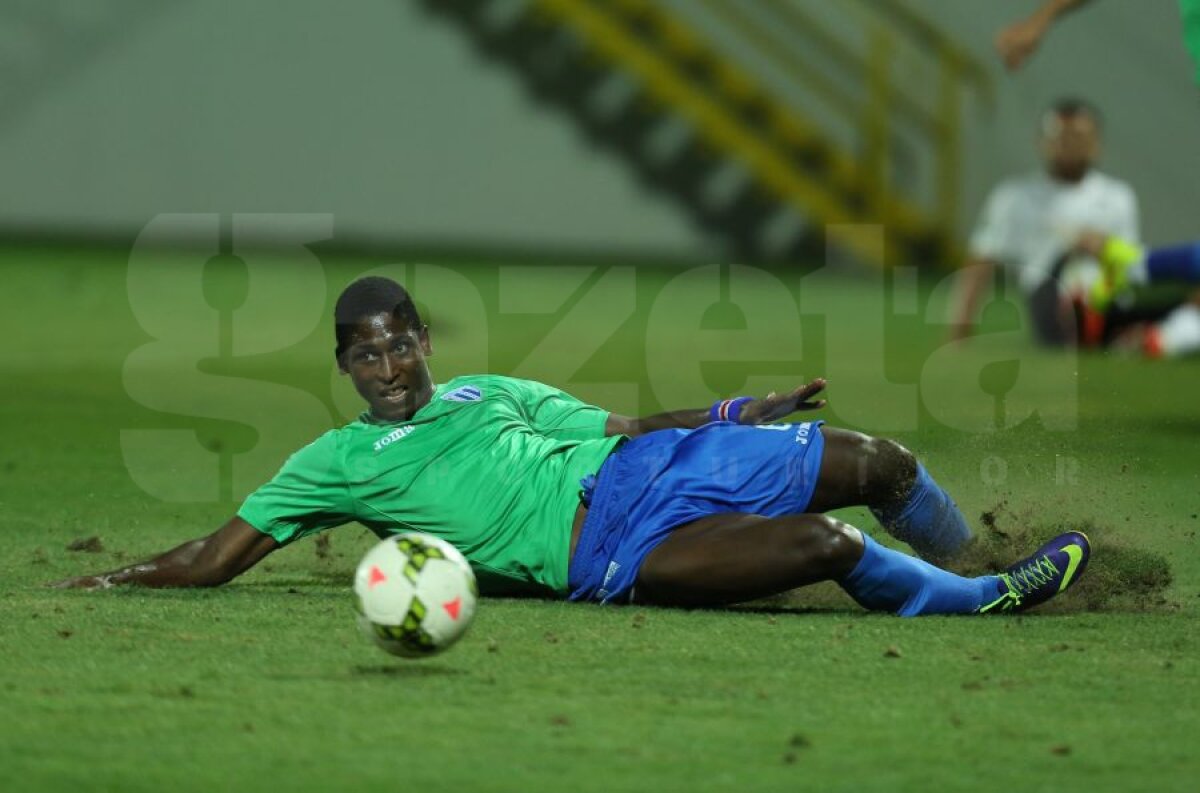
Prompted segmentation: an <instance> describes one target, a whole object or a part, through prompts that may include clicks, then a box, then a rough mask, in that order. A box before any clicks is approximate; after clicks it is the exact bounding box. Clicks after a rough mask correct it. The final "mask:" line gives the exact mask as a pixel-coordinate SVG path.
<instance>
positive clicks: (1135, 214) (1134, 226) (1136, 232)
mask: <svg viewBox="0 0 1200 793" xmlns="http://www.w3.org/2000/svg"><path fill="white" fill-rule="evenodd" d="M1115 233H1116V234H1118V235H1120V236H1122V237H1124V238H1125V239H1127V240H1129V241H1130V242H1132V243H1135V244H1137V243H1140V242H1141V240H1142V227H1141V213H1140V212H1139V210H1138V200H1137V193H1135V192H1134V191H1133V188H1132V187H1128V186H1124V189H1123V190H1122V191H1121V214H1120V217H1118V218H1117V229H1116V231H1115Z"/></svg>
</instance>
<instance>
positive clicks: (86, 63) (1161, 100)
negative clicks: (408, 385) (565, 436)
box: [0, 0, 1200, 265]
mask: <svg viewBox="0 0 1200 793" xmlns="http://www.w3.org/2000/svg"><path fill="white" fill-rule="evenodd" d="M1011 6H1012V4H1007V3H996V2H993V0H839V1H838V2H829V1H828V0H754V1H753V2H733V1H732V0H371V1H370V2H363V3H357V4H354V5H353V6H352V7H350V8H344V7H337V8H335V7H333V6H332V5H330V4H325V3H319V2H314V1H313V0H304V1H303V2H283V0H259V1H258V2H254V3H245V4H238V3H233V2H228V0H174V1H173V2H161V3H149V2H145V0H104V1H103V2H78V1H71V2H68V0H46V1H44V2H34V0H16V1H14V0H10V1H9V2H6V3H4V4H3V6H2V7H0V141H2V142H3V143H2V145H0V173H2V174H4V178H3V180H2V181H0V238H8V239H16V240H21V239H30V238H34V239H43V238H62V237H71V238H77V239H78V238H81V239H84V240H87V241H92V240H112V241H116V242H118V243H120V244H126V243H128V242H129V241H130V240H132V239H133V238H134V237H135V236H136V235H137V233H138V231H139V230H140V229H142V228H143V227H144V226H145V225H146V224H147V223H148V222H149V221H150V220H151V219H152V218H153V217H155V216H156V215H158V214H160V213H168V212H215V213H222V214H226V215H227V214H229V213H236V212H264V213H266V212H272V213H277V212H298V213H299V212H304V213H330V214H332V215H333V218H334V222H335V232H334V233H335V242H337V243H340V244H341V245H343V246H344V247H348V248H369V249H379V250H384V251H387V252H394V253H396V254H398V255H404V254H414V255H415V254H421V255H430V254H449V255H454V256H486V257H491V256H497V255H501V256H514V255H515V256H522V257H534V258H546V257H567V258H570V257H581V256H593V257H594V256H600V257H606V258H615V257H619V258H635V259H638V260H642V261H646V260H692V261H694V260H712V259H713V258H723V259H731V258H732V259H736V260H739V261H779V260H784V261H798V262H805V263H810V264H811V263H814V262H816V261H819V260H821V259H822V258H823V256H824V246H825V241H826V240H825V238H826V233H827V232H828V235H829V237H830V239H831V241H833V242H835V243H838V244H840V246H841V247H842V248H843V249H846V250H848V251H849V252H850V253H851V254H853V255H854V256H855V257H856V258H858V259H860V260H865V261H867V262H870V263H872V264H881V263H884V262H883V261H882V259H883V258H886V259H887V261H888V262H900V263H917V264H942V265H951V264H954V263H956V262H957V259H958V250H959V240H960V239H961V237H962V232H963V230H964V227H965V225H966V224H967V223H969V222H970V221H971V220H972V219H973V217H974V214H975V210H976V208H977V207H978V204H979V201H980V200H981V198H982V195H983V193H984V191H985V190H986V189H987V188H988V187H990V186H991V184H992V183H993V182H994V180H995V179H996V178H998V177H1000V176H1002V175H1006V174H1009V173H1011V172H1013V171H1014V170H1016V169H1019V168H1020V167H1022V166H1029V167H1032V166H1033V162H1032V152H1031V151H1030V149H1031V146H1030V142H1031V138H1032V135H1033V130H1032V128H1031V127H1032V124H1031V119H1035V118H1036V117H1037V114H1038V112H1039V111H1040V109H1041V107H1042V106H1043V105H1044V104H1045V103H1046V102H1047V101H1048V100H1049V99H1051V98H1052V97H1054V96H1057V95H1059V94H1062V93H1082V94H1085V95H1088V96H1090V97H1093V98H1094V99H1095V101H1096V102H1097V103H1098V104H1099V105H1100V106H1101V107H1104V108H1106V109H1107V110H1108V112H1109V115H1110V118H1111V119H1112V121H1111V130H1110V133H1109V135H1108V141H1109V150H1110V156H1109V158H1108V163H1107V165H1108V167H1109V169H1110V170H1112V171H1113V172H1115V173H1117V174H1119V175H1122V176H1125V177H1127V178H1129V179H1130V180H1131V181H1133V182H1134V183H1135V185H1136V186H1137V187H1139V188H1140V192H1141V194H1142V196H1143V207H1144V209H1145V210H1146V215H1147V219H1148V223H1147V226H1148V229H1149V231H1150V234H1149V236H1150V238H1151V240H1152V241H1153V240H1155V239H1161V240H1164V241H1167V240H1172V239H1181V238H1187V237H1190V236H1194V233H1195V227H1194V210H1193V209H1192V208H1191V207H1192V204H1193V202H1192V201H1190V200H1189V198H1190V197H1193V196H1194V183H1195V174H1196V173H1198V172H1200V168H1198V167H1196V166H1197V165H1200V163H1198V162H1197V158H1198V157H1200V149H1198V148H1197V147H1196V146H1195V144H1194V141H1195V140H1198V139H1200V111H1198V110H1197V107H1196V97H1195V89H1194V87H1193V86H1192V85H1191V84H1190V81H1189V69H1188V67H1187V61H1186V56H1185V55H1184V53H1183V50H1182V45H1181V44H1180V43H1179V35H1178V31H1177V27H1178V25H1179V21H1178V17H1177V15H1176V14H1175V10H1174V8H1173V4H1171V3H1154V4H1150V3H1139V4H1132V3H1105V4H1101V6H1100V7H1098V8H1097V9H1095V10H1094V11H1093V12H1091V13H1089V14H1088V16H1087V18H1086V19H1080V20H1078V22H1077V24H1074V25H1072V26H1070V28H1069V29H1068V28H1064V29H1063V31H1062V32H1061V33H1058V32H1056V34H1055V35H1056V36H1061V37H1062V38H1064V39H1068V38H1069V39H1071V41H1064V42H1062V43H1061V44H1060V45H1059V46H1056V47H1055V48H1054V49H1053V51H1049V52H1047V53H1045V54H1043V55H1039V60H1038V62H1037V63H1036V64H1035V68H1031V69H1029V70H1027V71H1026V72H1024V73H1022V74H1021V75H1019V76H1017V77H1007V76H1004V77H1001V76H1000V67H999V65H998V64H997V63H996V59H995V58H994V56H993V54H992V51H991V47H990V41H991V37H992V35H993V34H994V32H995V30H996V29H997V28H998V26H999V25H1000V24H1001V23H1002V22H1004V21H1007V20H1008V19H1009V18H1010V17H1012V16H1013V14H1014V13H1016V10H1014V9H1013V8H1012V7H1011ZM481 53H482V54H483V55H484V57H479V55H480V54H481ZM528 96H533V97H535V98H536V99H537V100H541V101H540V102H539V103H538V104H535V105H531V104H530V103H529V102H528V100H527V97H528ZM1164 129H1168V130H1170V131H1171V132H1170V134H1169V135H1165V134H1164V133H1163V132H1162V130H1164ZM863 224H866V225H873V224H883V225H885V226H886V228H887V230H888V246H887V252H886V257H884V256H881V255H880V252H879V251H878V250H877V249H876V247H875V246H873V245H870V244H860V243H859V235H857V234H856V233H855V230H854V228H855V226H858V225H863ZM867 238H868V239H869V238H870V235H868V236H867Z"/></svg>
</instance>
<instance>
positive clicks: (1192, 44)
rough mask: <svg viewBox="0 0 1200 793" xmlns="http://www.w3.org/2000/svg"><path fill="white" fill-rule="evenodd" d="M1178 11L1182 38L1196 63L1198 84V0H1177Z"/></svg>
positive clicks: (1199, 12)
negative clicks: (1181, 19) (1181, 17)
mask: <svg viewBox="0 0 1200 793" xmlns="http://www.w3.org/2000/svg"><path fill="white" fill-rule="evenodd" d="M1179 13H1181V14H1183V38H1184V40H1185V41H1186V42H1187V47H1188V50H1189V51H1190V52H1191V53H1192V60H1193V61H1195V63H1196V84H1197V85H1200V0H1179Z"/></svg>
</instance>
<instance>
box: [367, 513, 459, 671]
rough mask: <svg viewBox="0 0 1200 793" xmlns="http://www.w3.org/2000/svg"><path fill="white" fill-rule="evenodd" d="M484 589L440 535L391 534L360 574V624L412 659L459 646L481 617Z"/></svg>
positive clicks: (394, 652) (383, 645)
mask: <svg viewBox="0 0 1200 793" xmlns="http://www.w3.org/2000/svg"><path fill="white" fill-rule="evenodd" d="M478 597H479V588H478V586H477V584H476V583H475V574H474V573H472V572H471V566H470V565H469V564H467V560H466V559H465V558H463V555H462V554H461V553H459V552H458V550H457V549H456V548H455V547H454V546H453V545H451V544H450V543H448V542H446V541H445V540H440V539H438V538H437V537H431V536H429V535H428V534H420V533H418V532H408V533H406V534H398V535H396V536H395V537H389V538H387V539H386V540H384V541H383V542H381V543H379V544H378V545H376V546H375V547H374V548H372V549H371V550H370V551H368V552H367V555H366V556H364V557H363V560H362V561H361V562H359V564H358V569H357V570H356V571H355V573H354V598H355V604H356V606H357V608H358V625H359V627H360V628H361V629H362V631H363V633H365V634H366V635H367V636H368V637H369V638H370V639H371V640H372V641H373V642H375V644H377V645H379V646H380V647H381V648H383V649H384V650H386V651H387V652H389V653H391V654H392V655H400V656H404V657H406V658H422V657H425V656H430V655H434V654H435V653H439V652H441V651H442V650H445V649H446V648H447V647H449V646H450V645H452V644H454V643H455V642H456V641H458V639H459V638H460V637H461V636H462V635H463V634H464V633H465V632H466V630H467V627H468V626H470V624H471V620H472V619H473V618H474V616H475V602H476V600H477V599H478Z"/></svg>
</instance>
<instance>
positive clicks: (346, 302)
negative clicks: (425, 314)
mask: <svg viewBox="0 0 1200 793" xmlns="http://www.w3.org/2000/svg"><path fill="white" fill-rule="evenodd" d="M376 314H391V315H392V316H393V317H395V318H396V319H399V320H401V321H403V322H404V324H405V325H406V326H407V327H408V328H409V330H420V329H421V328H422V327H424V323H423V322H421V315H420V314H418V313H417V307H416V305H414V304H413V301H412V296H411V295H409V293H408V290H407V289H405V288H404V287H402V286H400V284H398V283H396V282H395V281H393V280H392V279H390V278H383V277H380V276H376V275H373V276H369V277H367V278H360V279H358V280H357V281H355V282H354V283H352V284H350V285H349V286H347V287H346V288H345V289H343V290H342V293H341V294H340V295H339V296H338V299H337V305H336V306H334V309H333V332H334V335H335V336H336V338H337V348H336V349H335V350H334V355H336V356H337V357H338V358H341V357H342V353H343V352H345V351H346V348H347V347H349V346H350V337H351V336H352V335H353V333H354V329H355V328H356V327H357V326H358V324H359V323H360V322H362V321H363V320H364V319H366V318H367V317H373V316H375V315H376Z"/></svg>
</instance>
